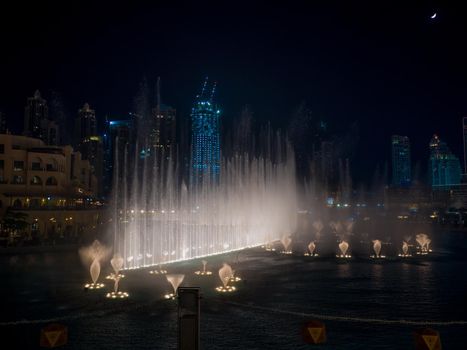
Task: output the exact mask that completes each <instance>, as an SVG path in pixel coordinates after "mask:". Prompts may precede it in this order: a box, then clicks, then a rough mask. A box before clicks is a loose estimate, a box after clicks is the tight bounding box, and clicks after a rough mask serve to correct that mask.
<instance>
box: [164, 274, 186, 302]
mask: <svg viewBox="0 0 467 350" xmlns="http://www.w3.org/2000/svg"><path fill="white" fill-rule="evenodd" d="M166 277H167V281H168V282H169V283H170V284H171V285H172V288H173V293H167V294H165V295H164V298H165V299H175V296H176V295H177V289H178V286H180V284H182V282H183V279H184V278H185V275H183V274H170V275H166Z"/></svg>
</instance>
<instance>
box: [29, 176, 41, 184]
mask: <svg viewBox="0 0 467 350" xmlns="http://www.w3.org/2000/svg"><path fill="white" fill-rule="evenodd" d="M31 185H42V180H41V178H40V177H39V176H33V177H32V179H31Z"/></svg>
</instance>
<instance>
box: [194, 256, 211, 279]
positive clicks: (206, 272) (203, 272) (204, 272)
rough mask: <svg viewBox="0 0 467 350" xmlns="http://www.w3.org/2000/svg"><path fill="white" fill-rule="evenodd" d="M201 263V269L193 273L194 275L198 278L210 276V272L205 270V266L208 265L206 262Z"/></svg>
mask: <svg viewBox="0 0 467 350" xmlns="http://www.w3.org/2000/svg"><path fill="white" fill-rule="evenodd" d="M201 262H202V263H203V269H202V270H200V271H195V275H199V276H210V275H212V272H211V271H208V270H206V264H207V263H208V262H207V261H206V260H202V261H201Z"/></svg>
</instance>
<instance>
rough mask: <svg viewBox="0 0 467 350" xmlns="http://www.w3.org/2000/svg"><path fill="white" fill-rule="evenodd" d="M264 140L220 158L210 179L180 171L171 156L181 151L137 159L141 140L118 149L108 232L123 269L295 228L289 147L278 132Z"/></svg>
mask: <svg viewBox="0 0 467 350" xmlns="http://www.w3.org/2000/svg"><path fill="white" fill-rule="evenodd" d="M263 139H264V146H267V147H263V142H260V143H256V146H258V147H257V149H256V146H255V149H252V150H251V151H252V152H251V153H250V154H248V153H242V154H235V155H232V156H230V157H229V158H224V159H222V162H221V165H220V167H219V176H218V177H217V178H216V181H211V180H212V179H211V176H209V175H207V176H206V177H203V178H202V181H195V180H194V177H195V174H191V173H190V174H189V176H188V175H185V173H184V169H183V164H182V162H181V161H180V163H179V162H178V161H177V159H184V158H183V156H184V155H179V156H178V157H177V156H176V155H175V154H166V155H163V156H164V158H158V157H159V156H158V154H157V152H155V153H154V154H151V155H150V156H147V157H141V154H140V151H141V149H143V148H144V146H143V145H127V146H126V147H125V148H124V149H123V150H122V149H118V148H117V154H115V160H116V161H115V167H114V177H113V178H114V184H113V200H112V202H113V215H112V216H113V218H112V222H113V225H112V227H111V231H112V234H113V237H114V249H115V251H119V252H121V253H122V256H123V258H124V260H125V266H124V269H134V268H141V267H148V266H156V265H158V264H166V263H169V262H175V261H182V260H188V259H194V258H200V257H205V256H210V255H215V254H222V253H226V252H231V251H236V250H240V249H245V248H248V247H255V246H260V245H262V244H265V243H267V242H273V241H275V240H278V239H280V237H281V235H282V234H283V233H284V232H295V228H296V220H297V218H296V210H297V194H296V179H295V164H294V155H293V152H292V148H291V146H290V145H289V143H288V142H287V140H285V139H283V138H281V137H280V135H277V136H276V135H272V134H270V135H264V137H262V140H263ZM118 152H120V153H118ZM190 170H191V172H195V170H194V169H190Z"/></svg>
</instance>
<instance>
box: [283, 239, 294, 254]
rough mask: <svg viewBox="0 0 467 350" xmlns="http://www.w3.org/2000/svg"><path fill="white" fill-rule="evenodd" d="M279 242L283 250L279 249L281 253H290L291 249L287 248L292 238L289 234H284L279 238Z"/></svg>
mask: <svg viewBox="0 0 467 350" xmlns="http://www.w3.org/2000/svg"><path fill="white" fill-rule="evenodd" d="M281 243H282V245H283V246H284V250H282V251H281V254H292V251H291V250H289V247H290V243H292V239H291V238H290V237H289V236H284V237H282V239H281Z"/></svg>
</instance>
